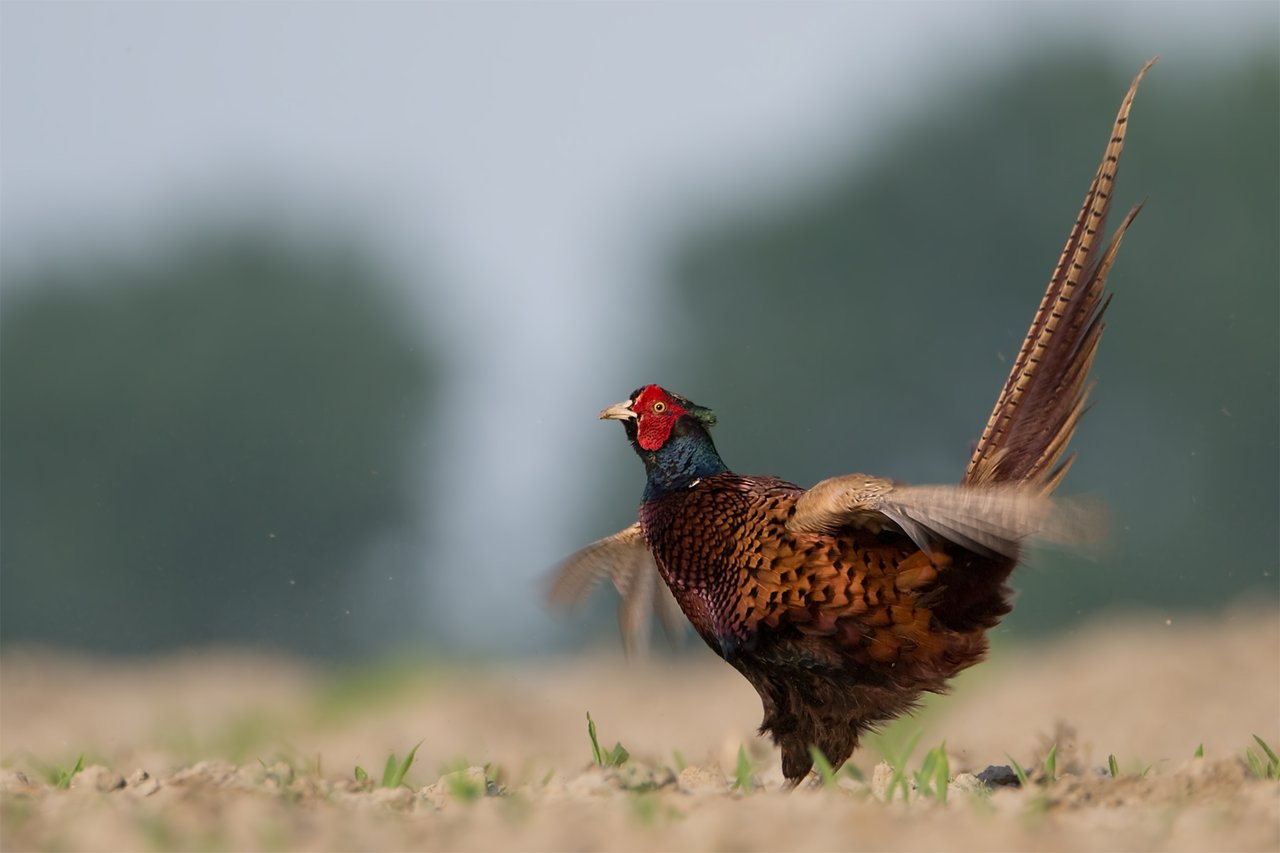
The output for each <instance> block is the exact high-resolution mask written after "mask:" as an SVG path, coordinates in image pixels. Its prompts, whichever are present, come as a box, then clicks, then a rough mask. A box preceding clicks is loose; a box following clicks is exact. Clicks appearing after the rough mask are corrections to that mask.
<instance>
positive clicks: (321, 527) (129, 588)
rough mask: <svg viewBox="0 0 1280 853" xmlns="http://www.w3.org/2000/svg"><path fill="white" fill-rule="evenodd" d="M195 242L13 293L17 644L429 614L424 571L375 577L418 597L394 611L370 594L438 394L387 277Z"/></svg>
mask: <svg viewBox="0 0 1280 853" xmlns="http://www.w3.org/2000/svg"><path fill="white" fill-rule="evenodd" d="M179 246H180V248H176V249H172V248H171V249H166V250H156V253H155V254H152V255H149V256H147V255H144V256H140V257H136V258H132V259H128V260H124V261H119V260H111V259H100V260H96V261H94V262H93V263H85V264H81V265H78V266H76V267H75V268H74V269H65V268H61V267H58V266H56V265H55V266H51V267H49V268H47V269H43V270H38V269H37V270H32V271H29V272H25V273H22V274H21V275H20V276H19V277H20V278H21V279H25V280H13V278H11V279H10V280H9V281H6V287H5V293H4V300H3V311H2V313H0V359H2V362H0V365H2V368H3V388H4V406H3V410H2V412H0V431H2V436H3V438H2V441H3V446H4V477H3V493H2V498H0V499H2V501H3V503H2V507H3V528H4V534H3V540H2V546H3V558H2V560H3V576H2V579H3V594H2V595H0V606H2V611H0V630H2V634H0V636H2V637H3V638H4V640H5V641H11V640H16V639H22V640H38V641H49V642H58V643H61V644H70V645H77V646H81V647H84V648H89V649H94V650H117V651H142V650H151V649H159V648H167V647H172V646H174V645H181V644H193V643H199V642H208V641H222V642H234V643H249V644H264V645H275V646H281V647H286V648H292V649H296V650H302V651H307V652H312V653H321V654H335V653H342V652H347V651H350V650H352V649H353V648H358V647H360V646H363V645H368V643H367V642H364V641H363V639H362V638H364V637H367V636H368V635H370V634H376V635H378V639H379V640H381V641H385V640H387V639H389V638H388V626H396V625H408V624H412V623H413V621H414V620H413V619H412V614H414V613H415V612H416V611H417V610H418V609H419V608H417V607H416V606H415V603H414V602H413V601H412V600H411V599H412V598H413V597H414V596H410V595H406V594H405V591H404V588H403V584H404V583H406V582H408V581H409V580H410V579H411V578H410V577H407V576H408V575H409V574H410V573H409V572H408V571H406V572H405V573H404V574H405V575H406V577H405V578H404V579H403V580H402V581H396V580H395V579H394V578H393V579H392V580H390V581H388V580H387V578H386V574H387V572H386V571H383V572H381V575H383V576H382V577H380V578H378V579H377V580H379V581H381V582H382V585H383V586H386V585H387V584H392V585H396V584H397V583H399V584H401V585H400V586H396V589H395V590H394V591H393V592H392V593H391V594H387V595H382V596H375V597H376V598H380V599H381V600H382V601H383V602H384V607H385V608H388V609H384V611H383V612H380V613H378V614H377V617H376V618H372V617H371V615H370V614H369V613H368V612H365V611H367V608H364V609H363V610H362V608H361V607H359V606H358V604H362V603H365V602H367V601H368V600H369V596H368V594H367V592H362V593H360V594H356V593H355V592H354V590H355V589H356V588H357V585H358V584H364V586H366V587H367V586H370V585H371V581H372V580H374V579H372V578H369V577H366V576H365V575H366V574H368V566H369V564H370V563H371V561H370V560H369V559H368V557H369V552H370V550H371V547H372V546H374V545H385V542H386V541H387V539H388V537H390V538H391V539H394V538H395V537H396V536H402V535H405V530H406V529H408V524H407V522H408V520H409V519H408V516H409V513H410V510H411V508H412V507H411V504H410V501H409V486H410V483H409V481H410V479H411V474H412V473H413V470H412V469H413V465H412V464H411V462H412V457H413V454H414V449H415V448H416V447H417V445H418V444H419V442H420V441H421V436H420V432H421V429H422V420H423V415H424V414H425V407H426V404H427V402H428V396H429V394H428V392H429V389H430V387H431V372H430V369H429V368H430V365H429V360H428V358H427V356H426V354H425V353H424V352H422V351H421V349H420V348H419V346H418V344H417V343H416V342H415V341H414V340H413V339H412V337H411V336H410V335H409V334H408V333H407V331H406V329H405V328H403V327H402V325H401V324H400V323H399V322H398V317H397V316H396V308H395V307H394V305H393V304H392V302H391V300H390V299H389V282H388V281H387V280H385V276H384V275H383V274H382V273H381V272H380V271H379V270H377V269H375V268H373V267H372V266H371V265H370V264H369V263H368V262H367V261H366V260H364V259H363V258H362V257H361V255H360V253H359V252H357V251H353V250H350V249H346V248H334V247H324V246H320V245H315V244H309V243H302V242H298V241H295V240H289V239H279V238H275V237H272V236H267V235H258V236H248V235H245V234H226V233H223V234H216V233H202V234H198V235H197V234H192V235H190V236H189V238H187V239H185V240H181V241H179ZM413 568H414V569H416V568H417V567H416V566H414V567H413ZM414 592H417V590H416V588H415V589H414ZM391 633H394V628H392V630H391Z"/></svg>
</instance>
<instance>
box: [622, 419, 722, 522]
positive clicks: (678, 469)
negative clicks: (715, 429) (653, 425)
mask: <svg viewBox="0 0 1280 853" xmlns="http://www.w3.org/2000/svg"><path fill="white" fill-rule="evenodd" d="M636 452H637V453H638V454H640V458H641V459H642V460H644V467H645V471H646V473H647V474H648V475H649V476H648V479H647V480H646V482H645V485H644V500H645V501H646V502H648V501H652V500H657V499H658V498H660V497H663V496H664V495H667V494H670V493H671V492H675V491H680V490H682V489H687V488H689V487H690V486H692V485H694V484H695V483H696V482H697V481H698V480H701V479H703V478H705V477H710V476H713V475H715V474H723V473H724V472H725V471H728V470H729V466H728V465H725V464H724V461H723V460H722V459H721V458H720V454H719V453H717V452H716V446H715V444H714V443H713V442H712V441H711V436H710V434H708V433H707V430H706V428H705V427H703V426H702V425H701V424H699V423H697V422H696V421H694V420H693V419H692V418H681V419H680V421H679V422H678V423H677V424H676V426H675V428H674V429H673V430H672V431H671V437H670V438H668V439H667V441H666V443H665V444H663V445H662V447H660V448H658V449H657V450H654V451H649V450H643V449H641V448H640V446H639V445H636Z"/></svg>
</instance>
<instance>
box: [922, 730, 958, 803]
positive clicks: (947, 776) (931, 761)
mask: <svg viewBox="0 0 1280 853" xmlns="http://www.w3.org/2000/svg"><path fill="white" fill-rule="evenodd" d="M913 775H914V777H915V780H916V794H917V795H918V796H922V797H933V798H934V799H936V800H937V801H938V802H940V803H945V802H946V801H947V783H948V782H950V781H951V762H950V761H948V760H947V742H946V741H945V740H944V741H943V742H942V743H940V744H939V745H937V746H935V747H934V748H933V749H931V750H929V751H928V752H926V753H925V756H924V761H923V762H922V763H921V765H920V769H919V770H917V771H916V772H915V774H913Z"/></svg>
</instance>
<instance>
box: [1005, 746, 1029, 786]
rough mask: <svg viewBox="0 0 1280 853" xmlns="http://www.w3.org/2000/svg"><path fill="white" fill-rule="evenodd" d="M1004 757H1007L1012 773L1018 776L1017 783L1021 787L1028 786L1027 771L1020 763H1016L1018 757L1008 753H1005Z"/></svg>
mask: <svg viewBox="0 0 1280 853" xmlns="http://www.w3.org/2000/svg"><path fill="white" fill-rule="evenodd" d="M1005 758H1008V759H1009V766H1010V767H1012V768H1013V775H1014V776H1017V777H1018V784H1019V785H1020V786H1022V787H1023V788H1030V787H1031V780H1030V779H1028V778H1027V771H1025V770H1023V769H1022V765H1021V764H1019V763H1018V759H1016V758H1014V757H1013V756H1012V755H1009V754H1008V753H1005Z"/></svg>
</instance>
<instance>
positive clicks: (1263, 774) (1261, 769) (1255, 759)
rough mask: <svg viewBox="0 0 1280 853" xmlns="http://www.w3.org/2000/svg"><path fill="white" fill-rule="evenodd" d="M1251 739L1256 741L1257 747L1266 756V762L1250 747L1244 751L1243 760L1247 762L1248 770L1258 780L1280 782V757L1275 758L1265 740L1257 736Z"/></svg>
mask: <svg viewBox="0 0 1280 853" xmlns="http://www.w3.org/2000/svg"><path fill="white" fill-rule="evenodd" d="M1253 739H1254V740H1255V741H1257V743H1258V746H1260V747H1262V752H1263V753H1264V754H1265V755H1266V758H1267V760H1266V761H1265V762H1264V761H1263V760H1262V757H1261V756H1259V755H1258V754H1257V753H1256V752H1254V751H1253V748H1252V747H1250V748H1249V749H1246V750H1245V751H1244V754H1245V758H1247V759H1248V761H1249V769H1251V770H1252V771H1253V775H1255V776H1257V777H1258V778H1259V779H1270V780H1273V781H1275V780H1280V757H1277V756H1276V753H1275V750H1273V749H1272V748H1271V745H1270V744H1268V743H1267V742H1266V741H1265V740H1263V739H1262V738H1260V737H1258V736H1257V735H1254V736H1253Z"/></svg>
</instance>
